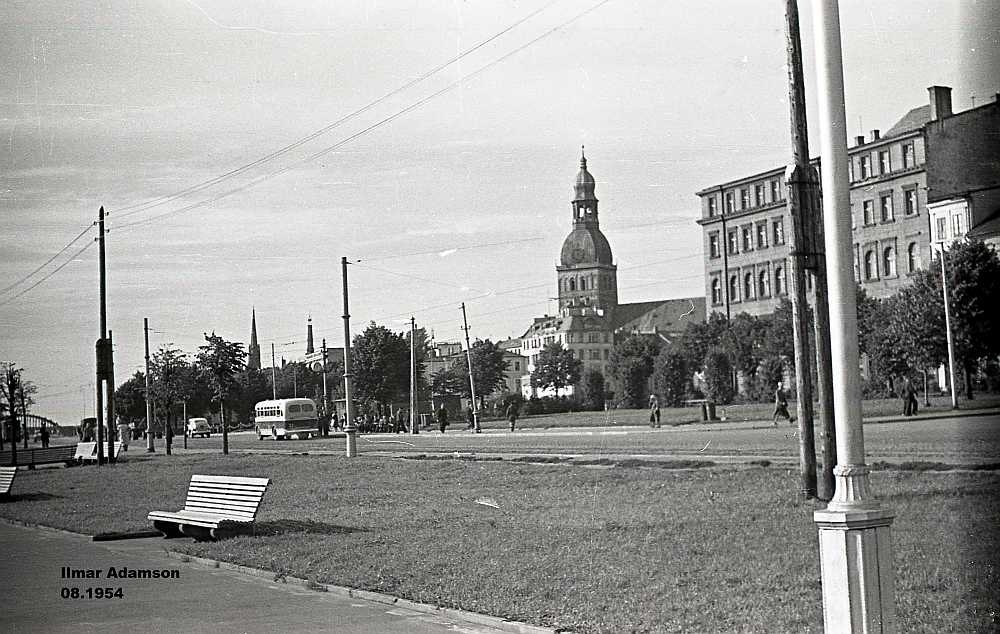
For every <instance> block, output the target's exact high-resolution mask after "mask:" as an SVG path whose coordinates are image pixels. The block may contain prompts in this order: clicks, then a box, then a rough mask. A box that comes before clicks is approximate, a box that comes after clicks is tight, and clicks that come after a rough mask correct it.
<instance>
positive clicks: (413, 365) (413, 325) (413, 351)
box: [410, 316, 420, 434]
mask: <svg viewBox="0 0 1000 634" xmlns="http://www.w3.org/2000/svg"><path fill="white" fill-rule="evenodd" d="M410 433H411V434H419V433H420V425H419V424H418V423H417V320H416V319H414V318H413V317H412V316H411V317H410Z"/></svg>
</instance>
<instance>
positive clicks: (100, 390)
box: [97, 206, 108, 466]
mask: <svg viewBox="0 0 1000 634" xmlns="http://www.w3.org/2000/svg"><path fill="white" fill-rule="evenodd" d="M97 226H98V238H97V240H98V246H99V248H100V256H99V258H98V264H97V266H98V272H99V277H100V285H101V286H100V311H101V332H100V336H99V337H98V339H97V465H98V466H100V465H103V464H104V421H105V419H104V417H105V412H104V380H105V379H106V378H107V363H108V350H107V347H108V346H107V339H106V338H105V337H106V333H107V332H108V309H107V277H106V272H105V266H104V207H103V206H102V207H101V209H100V211H98V212H97Z"/></svg>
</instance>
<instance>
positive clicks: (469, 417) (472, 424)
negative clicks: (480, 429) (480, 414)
mask: <svg viewBox="0 0 1000 634" xmlns="http://www.w3.org/2000/svg"><path fill="white" fill-rule="evenodd" d="M475 428H476V415H475V414H473V413H472V406H471V405H469V406H467V407H466V408H465V429H466V431H468V430H470V429H475Z"/></svg>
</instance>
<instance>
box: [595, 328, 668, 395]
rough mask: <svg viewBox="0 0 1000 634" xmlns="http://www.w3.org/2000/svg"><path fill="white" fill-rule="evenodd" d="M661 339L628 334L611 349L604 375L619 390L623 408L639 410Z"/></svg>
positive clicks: (645, 393)
mask: <svg viewBox="0 0 1000 634" xmlns="http://www.w3.org/2000/svg"><path fill="white" fill-rule="evenodd" d="M660 342H661V340H660V339H659V338H657V337H649V336H645V335H631V336H629V337H628V338H627V339H625V340H624V341H621V342H620V343H618V344H616V345H615V347H614V348H612V349H611V355H610V357H609V358H608V372H609V373H610V374H611V376H612V377H613V378H614V379H615V380H617V381H618V383H619V384H620V385H621V387H622V400H623V401H624V402H625V404H626V406H627V407H643V406H644V405H645V399H646V397H647V392H648V390H647V389H646V386H647V384H648V381H649V377H650V376H652V375H653V360H654V359H656V355H658V354H659V352H660V345H661V343H660Z"/></svg>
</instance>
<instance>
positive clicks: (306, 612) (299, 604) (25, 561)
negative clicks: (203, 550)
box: [0, 522, 542, 634]
mask: <svg viewBox="0 0 1000 634" xmlns="http://www.w3.org/2000/svg"><path fill="white" fill-rule="evenodd" d="M0 544H3V551H2V556H0V580H2V581H3V586H4V593H3V607H2V608H0V632H17V633H19V634H20V633H22V632H46V633H59V632H67V633H68V632H72V633H74V634H81V633H87V632H101V633H121V634H134V632H169V633H174V632H193V633H205V634H228V633H231V632H232V633H239V634H242V633H251V632H261V633H269V634H270V633H275V632H336V633H338V634H340V633H346V634H355V633H357V634H442V633H445V632H451V633H455V632H460V633H463V634H495V633H497V632H501V631H516V628H513V629H512V628H504V629H496V628H494V627H490V626H487V625H479V624H475V623H472V622H468V621H464V620H461V619H456V618H453V615H451V614H448V613H447V611H441V612H429V611H421V610H418V609H411V608H412V606H405V607H404V606H403V605H399V606H392V605H386V604H383V603H377V602H374V601H368V600H365V599H360V598H356V597H346V596H340V594H339V593H333V592H326V593H324V592H316V591H314V590H308V589H306V588H305V587H303V586H301V585H297V584H292V583H280V582H275V581H273V579H271V578H270V577H259V576H251V575H246V574H243V573H240V572H237V571H234V570H227V569H225V568H219V569H215V568H211V567H208V566H205V565H204V564H200V563H195V562H185V561H182V560H180V559H178V558H176V557H170V556H168V555H167V554H166V553H165V552H164V545H165V544H164V540H162V539H160V538H147V539H135V540H126V541H118V542H93V541H91V540H90V538H89V537H85V536H82V535H74V534H71V533H65V532H61V531H55V530H49V529H35V528H26V527H21V526H14V525H11V524H8V523H6V522H0ZM64 567H68V568H74V569H84V570H87V569H90V570H99V571H100V578H99V579H64V578H62V572H63V568H64ZM111 567H113V568H115V569H121V568H123V567H127V568H128V569H130V570H146V569H151V570H157V571H159V570H168V571H171V570H176V571H177V573H178V574H179V579H107V578H106V577H107V573H108V568H111ZM98 588H100V589H101V590H103V589H104V588H113V589H117V588H121V590H122V595H123V596H122V597H121V598H111V599H105V598H101V599H98V598H93V595H94V594H95V593H96V592H97V589H98ZM88 589H89V591H90V596H89V597H88V596H87V594H88ZM73 592H76V596H77V597H79V598H63V596H62V595H63V594H68V593H73ZM511 625H516V624H511ZM525 631H542V630H541V628H538V629H535V628H530V630H527V629H526V630H525Z"/></svg>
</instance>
